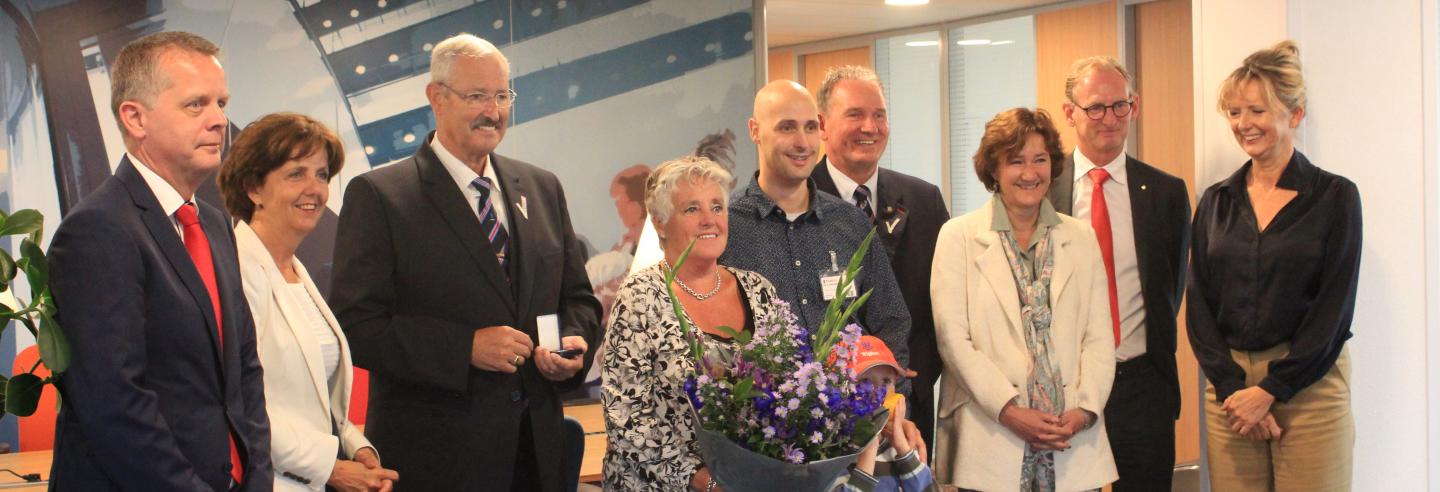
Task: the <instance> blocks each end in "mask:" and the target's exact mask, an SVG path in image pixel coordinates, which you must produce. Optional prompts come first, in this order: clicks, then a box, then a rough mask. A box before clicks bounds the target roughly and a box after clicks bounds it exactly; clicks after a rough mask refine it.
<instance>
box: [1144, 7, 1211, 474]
mask: <svg viewBox="0 0 1440 492" xmlns="http://www.w3.org/2000/svg"><path fill="white" fill-rule="evenodd" d="M1134 19H1135V21H1134V22H1135V39H1134V46H1135V58H1136V62H1135V67H1133V68H1134V72H1135V73H1136V74H1137V78H1138V81H1137V82H1138V84H1137V85H1138V87H1137V88H1136V91H1137V92H1138V93H1139V94H1140V105H1139V108H1140V118H1139V120H1138V121H1137V122H1136V123H1137V124H1138V126H1139V132H1140V135H1139V137H1140V139H1139V147H1140V155H1139V157H1140V160H1143V161H1145V162H1147V163H1149V164H1151V165H1153V166H1155V167H1158V168H1160V169H1163V170H1165V172H1168V173H1170V174H1173V175H1176V176H1179V177H1181V178H1184V179H1185V185H1186V186H1187V187H1188V188H1189V189H1190V192H1191V196H1192V197H1193V196H1194V193H1195V191H1196V190H1195V111H1196V108H1195V102H1194V85H1195V83H1194V78H1193V77H1192V76H1191V74H1192V64H1191V60H1192V50H1191V37H1190V35H1191V31H1190V26H1191V24H1190V0H1159V1H1155V2H1149V3H1142V4H1139V5H1136V6H1135V16H1134ZM1200 110H1201V111H1204V110H1206V108H1200ZM1181 312H1182V313H1183V312H1184V308H1183V307H1182V308H1181ZM1179 321H1180V324H1179V329H1180V333H1179V334H1178V337H1177V339H1178V342H1179V343H1178V350H1177V351H1176V353H1175V358H1176V362H1178V363H1179V366H1180V397H1181V401H1182V403H1183V405H1182V407H1181V411H1180V421H1179V422H1178V423H1176V426H1175V460H1176V461H1177V462H1181V463H1183V462H1187V461H1198V460H1199V459H1200V420H1199V419H1200V411H1199V408H1200V402H1199V401H1198V399H1199V395H1200V388H1199V386H1200V385H1199V378H1200V376H1199V371H1200V367H1199V365H1198V363H1197V362H1196V361H1195V353H1194V352H1193V351H1192V350H1191V348H1190V338H1189V336H1188V335H1187V333H1186V329H1185V317H1184V315H1183V314H1182V315H1181V316H1180V320H1179Z"/></svg>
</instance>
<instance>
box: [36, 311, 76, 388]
mask: <svg viewBox="0 0 1440 492" xmlns="http://www.w3.org/2000/svg"><path fill="white" fill-rule="evenodd" d="M35 343H36V344H37V345H39V346H40V360H41V361H43V362H44V363H45V367H47V368H49V369H50V372H52V373H55V374H59V373H62V372H65V370H66V369H69V368H70V342H69V341H68V340H66V339H65V333H64V332H62V331H60V325H59V324H57V323H55V318H52V317H51V316H50V313H47V312H44V311H41V312H40V332H39V334H38V335H36V337H35Z"/></svg>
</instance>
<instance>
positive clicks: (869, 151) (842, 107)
mask: <svg viewBox="0 0 1440 492" xmlns="http://www.w3.org/2000/svg"><path fill="white" fill-rule="evenodd" d="M816 97H817V99H818V106H819V108H820V139H821V140H822V141H824V142H825V156H824V157H822V158H820V165H818V166H816V167H815V171H813V172H812V173H811V174H810V178H811V179H812V180H814V181H815V189H817V190H820V191H823V192H826V193H829V194H831V195H835V196H837V197H840V199H841V200H845V201H846V202H849V203H851V204H852V205H855V206H856V207H858V208H860V210H861V211H863V212H865V216H866V218H868V219H870V222H871V223H872V224H874V226H875V228H876V230H877V237H876V239H877V241H876V242H877V243H879V244H882V245H884V246H885V252H886V253H888V254H889V258H890V268H891V269H892V270H894V271H895V281H896V282H898V283H899V284H900V294H901V296H902V297H904V300H905V306H906V307H907V308H908V310H909V311H910V337H909V340H908V342H909V347H910V365H909V366H908V367H906V369H907V370H908V371H912V372H913V374H910V375H909V376H910V377H912V378H913V383H914V387H913V389H912V390H911V402H910V406H909V408H910V418H911V420H914V421H915V425H916V426H917V427H918V428H919V429H920V436H921V438H922V439H923V440H924V441H925V444H926V446H929V445H933V444H934V442H935V441H934V437H935V382H936V381H937V380H939V379H940V373H941V372H942V367H943V365H942V364H941V362H940V352H939V351H938V349H937V348H936V343H935V316H934V314H932V313H931V311H930V260H931V259H932V258H934V257H935V241H936V238H937V237H939V235H940V226H942V225H945V221H946V220H949V219H950V211H949V210H948V209H947V208H946V207H945V198H944V197H943V196H942V195H941V194H940V188H938V187H936V186H935V185H933V184H930V183H928V182H926V181H925V180H922V179H920V178H916V177H914V176H910V175H908V174H905V173H901V172H898V171H894V170H891V169H881V168H880V157H881V156H882V155H884V153H885V148H886V145H887V144H888V143H889V141H890V115H889V110H888V109H887V107H886V104H885V91H884V89H883V87H882V86H881V85H880V78H879V77H878V76H876V74H875V72H874V71H872V70H870V69H868V68H865V67H858V66H853V65H849V66H842V67H835V68H831V69H830V70H829V71H828V72H827V73H826V74H825V80H824V82H822V83H821V84H820V90H819V93H818V94H817V95H816ZM926 164H929V165H933V166H936V167H937V168H938V166H940V163H939V162H931V163H926Z"/></svg>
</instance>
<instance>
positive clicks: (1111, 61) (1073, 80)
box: [1065, 56, 1135, 104]
mask: <svg viewBox="0 0 1440 492" xmlns="http://www.w3.org/2000/svg"><path fill="white" fill-rule="evenodd" d="M1102 69H1108V70H1114V71H1116V72H1118V73H1119V74H1120V77H1122V78H1124V79H1125V91H1126V92H1127V93H1128V94H1134V93H1135V88H1134V87H1131V85H1132V84H1133V83H1134V81H1133V80H1131V79H1130V71H1128V70H1125V66H1124V65H1121V64H1120V60H1116V59H1115V58H1114V57H1110V56H1092V57H1089V58H1081V59H1079V60H1075V63H1074V64H1071V65H1070V74H1069V75H1067V76H1065V99H1066V100H1069V101H1070V102H1071V103H1075V85H1076V84H1079V83H1080V77H1083V76H1085V74H1087V73H1090V72H1093V71H1096V70H1102ZM1077 104H1078V103H1077Z"/></svg>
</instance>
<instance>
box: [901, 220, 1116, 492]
mask: <svg viewBox="0 0 1440 492" xmlns="http://www.w3.org/2000/svg"><path fill="white" fill-rule="evenodd" d="M997 200H998V198H992V199H991V200H990V201H989V202H987V203H986V204H985V205H983V206H981V207H980V209H979V210H976V211H974V212H970V213H968V214H965V215H963V216H961V217H956V218H954V219H951V220H950V221H949V222H946V223H945V225H944V226H943V227H942V228H941V229H940V237H939V240H938V243H937V245H936V247H935V260H934V263H933V266H932V270H931V273H932V275H931V277H932V279H931V283H930V294H931V303H932V305H933V306H934V311H935V336H936V341H937V343H938V345H939V350H940V357H941V359H942V360H943V361H944V363H945V372H944V378H942V379H941V387H940V406H939V412H938V417H939V418H938V420H937V426H936V431H935V438H936V446H935V448H936V457H935V468H936V478H937V479H938V480H939V482H940V483H952V484H955V485H958V486H960V487H962V488H967V489H975V490H985V491H995V490H1001V491H1009V490H1018V489H1019V488H1020V466H1021V463H1022V462H1023V461H1024V456H1025V445H1026V444H1025V442H1024V441H1023V440H1021V439H1020V437H1019V436H1016V435H1015V434H1014V433H1013V432H1010V430H1009V429H1007V428H1006V427H1005V426H1003V425H1001V424H1000V421H999V418H1000V410H1001V409H1002V408H1004V407H1005V403H1006V402H1009V401H1010V400H1011V399H1012V398H1014V399H1016V403H1017V404H1018V405H1020V406H1022V407H1028V406H1029V398H1028V396H1027V394H1026V392H1024V391H1021V389H1022V388H1024V387H1025V382H1026V377H1027V375H1028V373H1029V370H1030V364H1031V358H1030V350H1029V348H1027V346H1026V345H1025V334H1024V331H1023V329H1022V325H1021V321H1020V294H1019V292H1018V290H1017V289H1016V287H1015V279H1014V276H1013V275H1012V274H1011V270H1010V264H1009V262H1008V261H1007V260H1006V258H1005V251H1004V249H1003V247H1002V246H1001V244H1000V241H1001V238H1000V234H999V233H997V232H995V231H992V230H991V218H992V216H993V213H994V212H993V207H998V206H1000V205H999V204H998V203H996V201H997ZM1060 218H1061V223H1060V225H1059V226H1056V227H1055V228H1054V229H1053V231H1052V232H1051V233H1050V234H1051V235H1050V238H1051V241H1052V244H1053V251H1054V255H1055V270H1054V273H1053V274H1052V277H1051V279H1050V308H1051V312H1052V321H1051V324H1050V331H1051V337H1052V350H1053V352H1052V353H1051V354H1050V356H1051V357H1053V358H1055V362H1058V365H1059V367H1060V379H1061V381H1062V382H1063V384H1064V388H1065V389H1064V392H1065V409H1066V410H1069V409H1073V408H1076V407H1079V408H1083V409H1085V410H1089V411H1090V412H1091V413H1094V414H1095V415H1096V417H1098V420H1097V422H1096V424H1095V426H1094V427H1091V428H1089V429H1086V430H1083V431H1081V432H1080V433H1079V434H1076V435H1075V437H1074V438H1072V439H1070V446H1071V448H1070V449H1068V450H1066V451H1064V452H1058V453H1055V475H1056V489H1057V490H1060V491H1074V490H1089V489H1095V488H1099V487H1102V486H1104V485H1105V484H1107V483H1110V482H1112V481H1114V480H1115V479H1116V478H1117V477H1118V474H1117V473H1116V471H1115V461H1114V458H1113V457H1112V456H1111V455H1110V440H1109V439H1108V438H1107V437H1106V434H1105V419H1104V417H1105V411H1104V410H1105V401H1106V399H1108V398H1109V397H1110V384H1111V383H1112V382H1113V381H1114V379H1115V336H1114V333H1113V328H1112V327H1111V325H1110V307H1109V290H1108V286H1107V280H1106V277H1105V266H1104V264H1103V263H1102V260H1101V257H1100V246H1099V243H1098V242H1097V241H1096V239H1095V233H1094V231H1093V230H1092V229H1091V228H1090V225H1089V224H1086V223H1084V222H1081V221H1079V220H1077V219H1074V218H1072V217H1070V216H1066V215H1061V216H1060Z"/></svg>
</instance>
